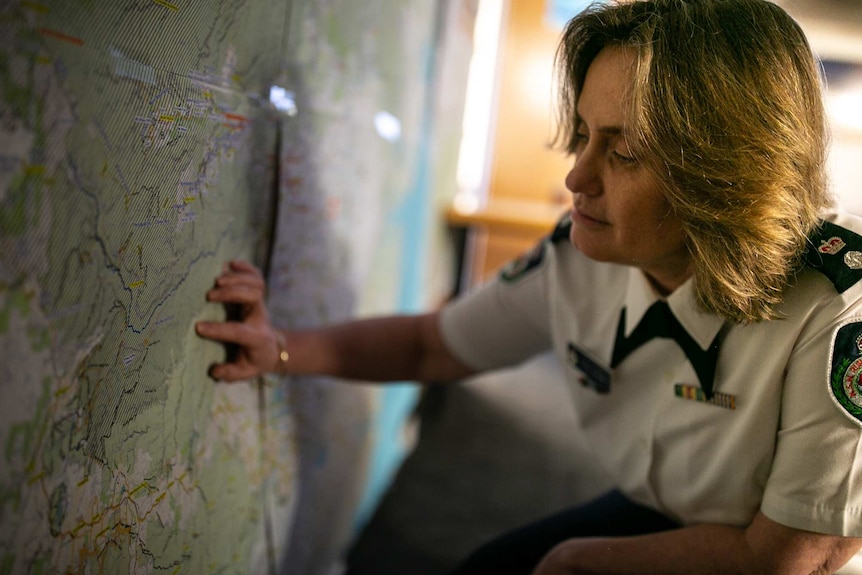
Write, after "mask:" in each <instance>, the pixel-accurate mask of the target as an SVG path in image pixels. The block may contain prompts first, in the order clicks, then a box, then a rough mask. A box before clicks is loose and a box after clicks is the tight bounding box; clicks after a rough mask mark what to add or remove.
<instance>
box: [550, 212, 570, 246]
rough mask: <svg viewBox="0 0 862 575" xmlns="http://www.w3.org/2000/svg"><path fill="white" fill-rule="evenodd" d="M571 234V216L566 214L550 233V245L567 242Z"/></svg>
mask: <svg viewBox="0 0 862 575" xmlns="http://www.w3.org/2000/svg"><path fill="white" fill-rule="evenodd" d="M571 233H572V216H571V215H569V214H566V215H565V216H563V218H562V219H561V220H560V221H559V222H557V227H556V228H554V231H553V233H551V243H553V244H557V243H560V242H561V241H569V236H570V235H571Z"/></svg>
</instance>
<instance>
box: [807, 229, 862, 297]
mask: <svg viewBox="0 0 862 575" xmlns="http://www.w3.org/2000/svg"><path fill="white" fill-rule="evenodd" d="M805 263H806V264H807V265H808V266H809V267H811V268H813V269H815V270H817V271H819V272H820V273H822V274H823V275H825V276H826V277H827V278H829V281H831V282H832V283H833V284H834V285H835V289H836V290H838V293H844V292H845V291H847V290H848V289H850V287H851V286H853V285H855V284H856V283H858V282H859V280H862V236H860V235H859V234H857V233H855V232H852V231H850V230H848V229H847V228H843V227H841V226H838V225H835V224H833V223H831V222H827V221H822V222H820V226H819V227H818V228H817V229H816V230H814V233H812V234H811V235H810V236H809V237H808V247H807V249H806V250H805Z"/></svg>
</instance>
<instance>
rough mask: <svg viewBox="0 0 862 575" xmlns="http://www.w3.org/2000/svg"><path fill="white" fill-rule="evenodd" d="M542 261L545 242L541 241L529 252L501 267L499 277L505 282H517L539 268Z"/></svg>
mask: <svg viewBox="0 0 862 575" xmlns="http://www.w3.org/2000/svg"><path fill="white" fill-rule="evenodd" d="M544 259H545V242H544V241H543V242H541V243H539V244H538V245H537V246H536V247H534V248H533V249H532V250H530V251H529V252H527V253H525V254H524V255H522V256H521V257H519V258H518V259H516V260H514V261H512V262H511V263H509V264H507V265H506V266H505V267H503V269H502V271H501V272H500V277H501V278H502V279H504V280H505V281H507V282H514V281H518V280H519V279H521V278H522V277H524V276H525V275H527V274H528V273H529V272H530V270H533V269H536V268H537V267H539V264H541V263H542V261H543V260H544Z"/></svg>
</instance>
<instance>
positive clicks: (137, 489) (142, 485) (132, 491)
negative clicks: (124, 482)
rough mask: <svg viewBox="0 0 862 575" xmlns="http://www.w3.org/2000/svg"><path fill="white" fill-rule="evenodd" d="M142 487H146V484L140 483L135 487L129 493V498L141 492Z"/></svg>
mask: <svg viewBox="0 0 862 575" xmlns="http://www.w3.org/2000/svg"><path fill="white" fill-rule="evenodd" d="M144 487H147V484H146V483H141V484H140V485H138V486H137V487H135V488H134V489H132V490H131V491H129V497H131V496H132V495H134V494H135V493H137V492H138V491H140V490H141V489H143V488H144Z"/></svg>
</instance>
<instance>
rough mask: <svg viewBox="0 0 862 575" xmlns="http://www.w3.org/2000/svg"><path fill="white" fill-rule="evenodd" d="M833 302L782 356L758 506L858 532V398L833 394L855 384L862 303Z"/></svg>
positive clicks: (835, 530) (783, 519) (861, 488)
mask: <svg viewBox="0 0 862 575" xmlns="http://www.w3.org/2000/svg"><path fill="white" fill-rule="evenodd" d="M840 303H841V298H835V303H834V304H832V305H827V306H825V307H824V309H822V310H821V311H820V312H818V313H817V316H816V317H815V318H814V319H813V320H812V321H811V322H809V323H808V326H809V327H807V328H805V329H804V330H802V332H801V335H800V338H799V340H798V342H799V343H798V344H797V346H796V348H795V349H794V350H793V353H792V355H791V357H790V358H789V361H788V364H787V372H786V378H785V384H784V390H783V394H782V405H781V420H780V428H779V433H778V440H777V444H776V452H775V455H774V458H773V463H772V469H771V471H770V474H769V479H768V480H767V485H766V489H765V492H764V497H763V501H762V506H761V509H762V511H763V513H764V514H765V515H766V516H767V517H769V518H770V519H772V520H773V521H776V522H778V523H781V524H783V525H786V526H789V527H795V528H797V529H804V530H807V531H813V532H818V533H827V534H832V535H842V536H851V537H862V419H860V417H862V407H860V406H862V401H860V400H859V398H858V397H857V398H851V399H852V401H849V400H848V401H844V399H848V398H846V397H845V398H844V399H842V398H841V397H840V396H841V395H842V394H843V393H845V385H846V386H847V387H846V391H847V393H849V394H850V395H853V394H858V393H859V391H860V390H859V375H860V373H862V348H859V347H858V345H857V344H858V343H859V342H862V304H860V303H858V302H857V303H856V304H855V305H852V306H849V307H846V308H845V309H844V310H842V309H836V307H839V306H838V305H836V304H840ZM840 307H844V304H842V305H841V306H840ZM817 317H820V318H824V321H822V322H821V321H818V320H817ZM835 318H837V319H835ZM842 330H843V331H842ZM847 338H849V339H850V340H852V341H851V345H844V344H842V341H844V340H845V339H847ZM854 366H855V367H854ZM842 402H843V403H842ZM855 403H859V404H860V406H856V405H855ZM853 412H855V415H854V413H853Z"/></svg>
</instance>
